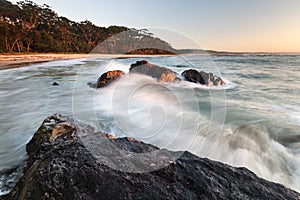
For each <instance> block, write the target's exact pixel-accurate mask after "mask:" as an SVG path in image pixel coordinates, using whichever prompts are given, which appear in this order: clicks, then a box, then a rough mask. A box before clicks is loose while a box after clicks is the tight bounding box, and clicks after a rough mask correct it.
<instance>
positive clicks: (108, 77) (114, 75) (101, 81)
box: [88, 70, 125, 88]
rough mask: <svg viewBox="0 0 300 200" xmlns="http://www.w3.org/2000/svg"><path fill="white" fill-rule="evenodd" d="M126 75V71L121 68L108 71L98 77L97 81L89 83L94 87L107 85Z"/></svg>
mask: <svg viewBox="0 0 300 200" xmlns="http://www.w3.org/2000/svg"><path fill="white" fill-rule="evenodd" d="M124 75H125V73H124V72H123V71H121V70H113V71H108V72H105V73H104V74H102V75H101V76H100V77H99V78H98V80H97V83H88V85H89V86H90V87H93V88H101V87H104V86H107V85H108V84H110V83H112V82H113V81H115V80H117V79H119V78H121V77H122V76H124Z"/></svg>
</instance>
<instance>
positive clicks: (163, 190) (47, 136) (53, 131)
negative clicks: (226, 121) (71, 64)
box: [0, 115, 300, 200]
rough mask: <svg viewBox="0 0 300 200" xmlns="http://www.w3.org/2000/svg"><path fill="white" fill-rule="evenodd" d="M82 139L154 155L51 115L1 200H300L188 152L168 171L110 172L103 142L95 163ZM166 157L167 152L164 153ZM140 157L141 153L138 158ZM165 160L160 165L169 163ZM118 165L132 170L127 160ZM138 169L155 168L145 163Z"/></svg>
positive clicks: (145, 146) (146, 147)
mask: <svg viewBox="0 0 300 200" xmlns="http://www.w3.org/2000/svg"><path fill="white" fill-rule="evenodd" d="M83 137H92V140H91V141H92V142H93V141H95V139H96V138H98V139H99V140H103V141H104V140H107V141H108V142H109V144H112V145H115V146H117V147H118V148H119V149H122V150H124V151H125V152H126V154H128V155H129V156H132V153H133V152H134V153H145V152H152V151H156V150H158V148H157V147H154V146H152V145H149V144H145V143H143V142H141V141H137V140H134V139H131V138H118V139H116V138H114V137H113V136H111V135H108V134H104V133H95V132H94V129H93V128H92V127H91V126H88V125H86V124H83V123H80V122H77V121H74V120H72V119H69V118H66V117H62V116H59V115H53V116H50V117H48V118H47V119H45V121H44V122H43V124H42V125H41V127H40V128H39V129H38V131H37V132H36V133H35V135H34V136H33V138H32V139H31V141H30V142H29V143H28V144H27V146H26V150H27V152H28V161H27V167H26V168H25V169H24V175H23V177H22V178H21V180H20V181H19V182H18V183H17V185H16V186H15V187H14V188H13V190H12V191H11V192H10V193H9V194H7V195H6V196H2V197H0V199H30V200H32V199H33V200H34V199H209V200H211V199H280V200H283V199H299V198H300V194H299V193H297V192H295V191H293V190H290V189H287V188H285V187H284V186H282V185H280V184H276V183H272V182H269V181H266V180H264V179H261V178H258V177H257V176H256V175H255V174H254V173H252V172H250V171H249V170H247V169H245V168H234V167H231V166H229V165H226V164H222V163H219V162H216V161H211V160H209V159H206V158H199V157H197V156H195V155H193V154H191V153H189V152H180V153H181V154H180V155H181V157H180V158H178V159H177V160H174V161H173V162H170V163H169V164H168V165H167V166H166V167H164V168H161V169H157V170H153V171H150V172H145V173H129V172H124V171H120V170H115V169H112V168H110V167H108V165H107V164H105V162H111V160H112V158H114V159H119V155H118V154H117V153H116V152H113V151H110V149H109V148H107V145H105V142H100V145H98V148H100V149H101V151H99V154H100V155H99V156H101V158H102V160H104V161H105V162H99V160H98V159H96V158H95V157H94V156H93V155H92V154H91V153H90V151H88V150H87V148H86V145H84V144H83V140H82V138H83ZM164 152H165V153H166V155H168V154H169V153H171V154H172V152H171V151H167V150H164ZM141 155H142V156H143V155H144V154H141ZM168 159H169V157H168V156H163V157H162V160H163V161H168ZM119 161H120V162H121V163H124V165H125V164H128V165H130V164H131V165H134V164H135V163H129V161H128V160H126V159H125V160H119ZM138 164H140V165H145V166H148V167H149V168H151V167H152V168H155V164H153V163H148V159H141V160H140V162H139V163H138Z"/></svg>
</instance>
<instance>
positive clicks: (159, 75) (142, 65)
mask: <svg viewBox="0 0 300 200" xmlns="http://www.w3.org/2000/svg"><path fill="white" fill-rule="evenodd" d="M129 72H130V73H139V74H145V75H147V76H151V77H153V78H156V79H157V80H158V81H163V82H174V81H175V80H179V79H178V78H177V76H176V73H175V72H173V71H172V70H170V69H168V68H165V67H159V66H157V65H153V64H151V63H149V62H148V61H146V60H141V61H137V62H136V63H134V64H132V65H131V67H130V69H129Z"/></svg>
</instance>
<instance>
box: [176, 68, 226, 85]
mask: <svg viewBox="0 0 300 200" xmlns="http://www.w3.org/2000/svg"><path fill="white" fill-rule="evenodd" d="M181 75H182V76H183V77H184V78H185V80H187V81H189V82H193V83H199V84H202V85H208V86H211V85H215V86H217V85H225V84H226V83H225V82H224V81H223V80H222V78H221V77H218V76H216V75H214V74H213V73H206V72H204V71H200V72H199V71H197V70H195V69H189V70H185V71H184V72H183V73H182V74H181Z"/></svg>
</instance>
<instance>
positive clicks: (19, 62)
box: [0, 54, 89, 70]
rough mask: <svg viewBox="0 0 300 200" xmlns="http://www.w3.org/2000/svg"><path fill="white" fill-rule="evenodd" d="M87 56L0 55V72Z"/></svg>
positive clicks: (85, 55)
mask: <svg viewBox="0 0 300 200" xmlns="http://www.w3.org/2000/svg"><path fill="white" fill-rule="evenodd" d="M88 56H89V55H88V54H2V55H0V70H4V69H11V68H17V67H21V66H26V65H29V64H34V63H41V62H48V61H54V60H69V59H80V58H87V57H88Z"/></svg>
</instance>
